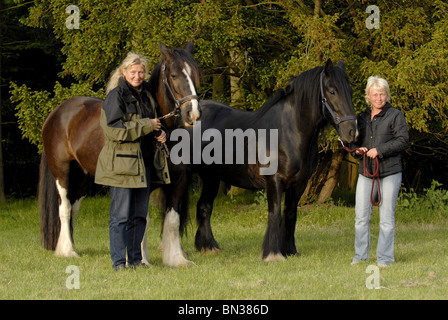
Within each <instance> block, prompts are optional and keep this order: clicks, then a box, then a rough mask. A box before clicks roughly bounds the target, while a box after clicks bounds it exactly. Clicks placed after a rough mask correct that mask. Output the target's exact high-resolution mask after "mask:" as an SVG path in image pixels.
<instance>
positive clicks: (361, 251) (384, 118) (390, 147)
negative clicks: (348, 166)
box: [352, 76, 409, 267]
mask: <svg viewBox="0 0 448 320" xmlns="http://www.w3.org/2000/svg"><path fill="white" fill-rule="evenodd" d="M365 99H366V102H367V104H368V105H369V106H368V107H367V109H366V110H365V111H364V112H361V113H360V114H359V116H358V130H359V138H358V142H357V143H356V144H357V146H356V147H358V146H359V149H358V151H357V152H356V154H357V155H358V156H360V155H361V154H363V153H366V157H365V158H364V159H365V162H364V160H361V161H360V168H359V177H358V182H357V187H356V205H355V214H356V218H355V257H354V258H353V260H352V265H354V264H357V263H359V262H360V261H367V260H368V259H369V250H370V219H371V215H372V203H371V199H370V195H371V191H372V190H371V189H372V178H371V177H370V176H368V175H367V176H365V170H364V167H366V168H367V169H368V171H369V172H370V173H372V172H373V169H374V159H375V158H378V160H379V183H380V190H381V202H380V204H379V215H380V231H379V236H378V246H377V265H378V266H379V267H385V266H387V265H390V264H391V263H393V262H394V261H395V258H394V236H395V206H396V203H397V199H398V194H399V191H400V186H401V180H402V169H403V168H402V159H401V154H402V153H403V151H405V150H406V149H407V148H408V147H409V134H408V129H407V125H406V120H405V117H404V115H403V113H402V112H401V111H400V110H398V109H395V108H393V107H392V105H391V104H390V101H391V97H390V92H389V84H388V83H387V81H386V80H385V79H383V78H380V77H379V76H372V77H369V78H368V80H367V86H366V90H365ZM377 193H378V188H377V184H376V183H375V188H374V194H377Z"/></svg>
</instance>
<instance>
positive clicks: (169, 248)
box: [161, 209, 192, 267]
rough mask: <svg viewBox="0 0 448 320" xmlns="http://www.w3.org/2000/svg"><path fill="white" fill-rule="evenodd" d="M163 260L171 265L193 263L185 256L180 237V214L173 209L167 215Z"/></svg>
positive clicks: (162, 246)
mask: <svg viewBox="0 0 448 320" xmlns="http://www.w3.org/2000/svg"><path fill="white" fill-rule="evenodd" d="M161 248H162V261H163V264H165V265H167V266H170V267H181V266H187V265H190V264H192V262H191V261H188V260H187V259H185V257H184V252H183V250H182V245H181V243H180V237H179V214H178V213H177V212H176V211H175V210H174V209H171V210H170V211H169V212H168V213H167V214H166V217H165V221H164V223H163V233H162V243H161Z"/></svg>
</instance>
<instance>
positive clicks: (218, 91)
mask: <svg viewBox="0 0 448 320" xmlns="http://www.w3.org/2000/svg"><path fill="white" fill-rule="evenodd" d="M213 64H214V67H215V72H214V73H213V100H216V101H223V102H224V101H225V88H226V76H225V73H224V71H225V67H226V62H225V59H224V57H223V56H222V53H221V52H220V51H219V50H218V49H215V50H214V51H213Z"/></svg>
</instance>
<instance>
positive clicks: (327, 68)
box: [324, 59, 333, 76]
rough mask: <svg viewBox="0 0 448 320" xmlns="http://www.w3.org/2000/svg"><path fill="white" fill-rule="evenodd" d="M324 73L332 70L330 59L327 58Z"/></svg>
mask: <svg viewBox="0 0 448 320" xmlns="http://www.w3.org/2000/svg"><path fill="white" fill-rule="evenodd" d="M324 70H325V75H326V76H329V75H330V73H331V72H332V71H333V62H332V61H331V59H328V60H327V62H326V63H325V67H324Z"/></svg>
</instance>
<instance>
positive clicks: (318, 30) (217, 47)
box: [11, 0, 448, 194]
mask: <svg viewBox="0 0 448 320" xmlns="http://www.w3.org/2000/svg"><path fill="white" fill-rule="evenodd" d="M368 5H376V6H377V7H378V8H379V10H380V21H379V29H369V28H368V27H367V26H366V19H367V18H368V17H369V14H370V13H368V12H367V13H366V8H367V6H368ZM66 6H67V2H66V1H63V0H44V1H40V2H35V3H34V4H33V5H32V6H31V7H30V10H29V14H28V17H27V18H26V19H23V22H24V23H25V24H26V25H27V26H30V27H33V28H41V29H40V30H51V31H52V32H53V34H54V37H55V38H56V40H57V41H59V42H60V43H61V44H62V49H61V51H62V54H63V57H64V58H63V59H62V72H60V73H59V76H60V77H61V81H60V82H62V80H63V81H66V82H68V83H69V84H71V85H72V86H71V87H70V86H67V87H68V88H65V87H64V85H59V84H58V83H57V84H56V85H55V86H54V91H55V92H54V93H53V92H50V91H48V90H47V91H42V90H37V91H34V90H32V89H31V88H29V87H28V86H25V87H23V86H20V85H17V84H16V85H11V89H12V94H13V99H14V101H15V103H16V104H17V105H18V116H19V119H20V123H21V124H23V125H22V130H23V131H24V133H25V134H28V133H31V132H32V135H31V136H34V138H31V136H27V137H29V138H30V139H32V141H33V143H39V140H38V139H37V138H36V135H37V133H38V132H39V129H40V125H41V122H42V121H43V119H44V118H45V116H46V114H48V112H49V111H50V110H51V108H53V107H54V106H56V105H57V104H58V103H59V102H60V101H59V99H65V97H66V96H67V95H70V94H75V93H77V94H81V93H82V94H98V95H101V94H102V91H99V90H100V89H101V88H103V87H104V85H105V83H106V81H107V79H108V77H109V74H110V73H111V71H112V70H113V69H114V68H115V67H116V66H117V65H118V63H119V62H120V61H121V60H122V58H123V57H124V56H125V55H126V53H127V52H128V51H131V50H133V51H137V52H140V53H142V54H145V55H146V56H147V57H148V58H149V60H150V64H152V65H154V64H155V63H156V62H157V61H158V60H159V51H158V46H157V41H159V40H161V41H163V42H164V43H165V44H166V45H168V46H183V45H184V44H185V43H186V42H188V41H189V40H191V39H193V40H194V42H195V49H196V54H195V58H196V60H197V61H198V62H199V65H200V66H201V68H202V70H203V73H204V79H203V81H202V85H201V91H200V95H201V97H202V98H213V99H216V100H221V101H223V102H227V103H231V104H232V105H233V106H235V107H238V108H241V109H244V110H255V109H257V108H259V107H260V106H261V104H262V103H263V102H264V101H265V100H266V99H267V98H268V97H269V96H271V95H272V94H273V93H274V91H275V90H276V89H278V88H279V87H284V86H285V85H286V83H287V81H288V79H289V78H290V77H291V76H294V75H298V74H300V73H301V72H303V71H305V70H307V69H310V68H313V67H315V66H318V65H323V63H324V62H325V61H326V60H327V59H328V58H331V59H332V60H333V61H337V60H338V59H340V58H343V59H344V60H345V61H346V65H347V70H346V71H347V73H348V75H349V77H350V79H351V82H352V86H353V89H354V96H353V102H354V105H355V109H356V110H357V111H358V112H359V111H361V110H363V109H365V108H366V104H365V101H364V87H365V84H366V80H367V78H368V77H369V76H370V75H373V74H379V75H380V76H382V77H384V78H386V79H387V80H388V81H389V84H390V86H391V93H392V98H393V104H394V106H396V107H398V108H400V109H401V110H403V111H404V112H405V115H406V119H407V122H408V125H409V128H410V130H411V137H412V148H411V151H412V152H414V154H413V155H414V156H415V155H416V154H433V155H434V157H438V158H440V159H442V158H444V157H446V155H447V154H448V138H447V137H448V135H447V134H446V133H447V128H448V119H447V108H448V101H447V100H446V99H445V97H446V96H447V93H448V92H447V91H448V80H447V79H448V71H447V70H448V68H447V65H448V63H447V56H448V54H447V53H448V37H447V35H448V16H447V15H448V4H447V3H446V2H444V1H441V0H436V1H429V0H418V1H412V2H404V1H402V0H394V1H385V0H377V1H369V3H368V4H367V3H366V1H354V0H329V1H320V0H313V1H293V0H279V1H254V0H230V1H224V0H199V1H193V0H182V1H173V0H151V1H146V0H132V1H131V0H129V1H120V2H115V1H109V0H95V1H93V0H92V1H83V2H80V3H79V5H78V7H79V11H80V28H79V29H68V28H67V27H66V26H65V20H66V19H67V17H68V14H67V13H65V9H66ZM58 90H59V91H58ZM64 90H65V91H64ZM62 91H64V93H62ZM39 99H40V100H39ZM25 101H26V103H25ZM33 101H35V102H36V101H39V102H40V104H39V105H37V104H36V103H35V102H33ZM30 105H34V106H37V107H38V108H40V109H37V110H35V111H37V114H41V115H42V117H41V118H37V117H36V116H32V117H29V118H26V117H27V115H28V116H29V115H32V114H33V112H34V111H30V110H27V109H29V106H30ZM36 120H37V121H36ZM25 124H26V125H25ZM30 126H31V127H33V128H31V127H30ZM320 145H321V150H333V149H336V148H337V147H338V142H337V140H336V135H335V134H334V131H331V130H327V131H325V132H324V134H322V135H321V140H320ZM325 155H326V156H327V157H331V158H332V160H334V162H333V164H334V166H333V168H334V169H336V171H335V172H334V174H333V173H330V176H334V175H337V173H338V172H337V168H338V167H339V165H340V162H341V161H342V160H340V153H339V152H335V153H333V152H328V153H325ZM434 157H433V158H432V159H434ZM424 161H425V160H424V159H423V160H422V162H424ZM330 162H331V161H330ZM322 163H323V162H322ZM419 163H420V161H419ZM410 164H411V165H412V163H410ZM321 174H322V175H323V177H324V178H323V179H327V180H328V179H329V178H330V176H329V175H328V170H327V171H326V172H325V171H322V173H321ZM333 181H334V180H333ZM446 181H447V182H448V176H447V177H446ZM330 189H331V188H330ZM330 191H331V190H330ZM330 191H328V193H327V194H331V192H330ZM316 192H317V193H319V192H320V191H319V190H317V191H316Z"/></svg>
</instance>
